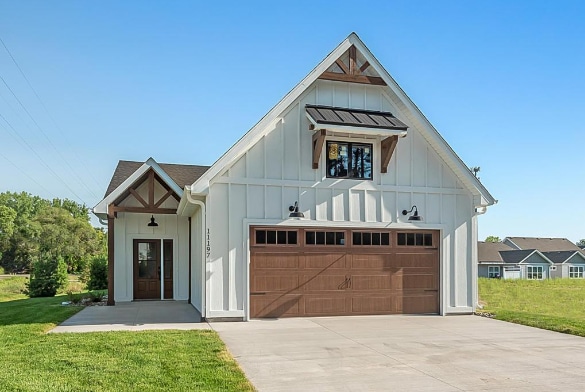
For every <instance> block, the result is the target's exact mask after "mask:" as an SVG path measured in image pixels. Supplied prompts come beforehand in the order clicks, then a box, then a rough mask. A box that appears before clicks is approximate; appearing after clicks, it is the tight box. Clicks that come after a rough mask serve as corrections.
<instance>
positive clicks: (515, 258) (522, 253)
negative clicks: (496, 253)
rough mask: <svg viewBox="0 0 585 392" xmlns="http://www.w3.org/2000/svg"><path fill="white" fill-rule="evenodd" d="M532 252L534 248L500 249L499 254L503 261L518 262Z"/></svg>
mask: <svg viewBox="0 0 585 392" xmlns="http://www.w3.org/2000/svg"><path fill="white" fill-rule="evenodd" d="M532 252H534V249H524V250H504V251H500V255H501V256H502V260H503V261H504V263H510V264H518V263H519V262H521V261H522V260H524V259H525V258H527V257H528V256H529V255H530V254H531V253H532Z"/></svg>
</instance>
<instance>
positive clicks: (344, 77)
mask: <svg viewBox="0 0 585 392" xmlns="http://www.w3.org/2000/svg"><path fill="white" fill-rule="evenodd" d="M348 62H349V64H346V63H344V62H343V61H342V60H341V58H338V59H337V60H335V64H337V66H338V67H339V69H340V70H341V72H332V71H325V72H323V73H322V74H321V76H319V79H324V80H335V81H338V82H349V83H361V84H374V85H378V86H387V84H386V82H385V81H384V79H382V78H381V77H379V76H369V75H366V74H365V71H366V69H368V68H369V67H370V63H369V62H368V61H366V62H364V63H363V64H362V65H361V66H358V61H357V49H356V47H355V45H352V46H351V47H350V48H349V58H348Z"/></svg>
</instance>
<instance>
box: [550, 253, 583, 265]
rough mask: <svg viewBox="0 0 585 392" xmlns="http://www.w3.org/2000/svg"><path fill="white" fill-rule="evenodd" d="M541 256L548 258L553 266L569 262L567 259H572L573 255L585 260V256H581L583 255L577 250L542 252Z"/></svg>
mask: <svg viewBox="0 0 585 392" xmlns="http://www.w3.org/2000/svg"><path fill="white" fill-rule="evenodd" d="M542 254H543V255H545V256H546V257H548V258H549V259H550V260H551V261H552V262H553V263H555V264H562V263H565V262H567V261H569V259H571V258H573V256H575V255H577V257H581V258H582V259H583V260H585V255H583V253H582V252H581V251H578V250H565V251H561V252H542Z"/></svg>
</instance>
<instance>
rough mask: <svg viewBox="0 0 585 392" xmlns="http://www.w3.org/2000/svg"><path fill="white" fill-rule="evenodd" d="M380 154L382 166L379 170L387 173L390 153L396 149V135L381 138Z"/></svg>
mask: <svg viewBox="0 0 585 392" xmlns="http://www.w3.org/2000/svg"><path fill="white" fill-rule="evenodd" d="M381 144H382V154H381V155H382V156H381V158H382V159H381V163H382V167H381V170H380V172H381V173H387V172H388V164H389V163H390V159H391V158H392V154H394V150H395V149H396V145H397V144H398V136H390V137H387V138H386V139H384V140H382V143H381Z"/></svg>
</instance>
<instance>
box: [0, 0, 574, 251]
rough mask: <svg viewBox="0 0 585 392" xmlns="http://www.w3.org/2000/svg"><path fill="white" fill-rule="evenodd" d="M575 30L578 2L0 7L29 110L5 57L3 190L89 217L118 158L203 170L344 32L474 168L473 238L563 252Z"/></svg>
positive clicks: (1, 30)
mask: <svg viewBox="0 0 585 392" xmlns="http://www.w3.org/2000/svg"><path fill="white" fill-rule="evenodd" d="M583 20H585V2H582V1H562V0H561V1H557V2H549V1H514V2H511V1H490V2H480V1H475V2H470V1H445V2H437V1H431V0H429V1H381V2H375V1H370V2H362V3H360V2H357V3H356V2H355V1H352V2H343V1H335V2H314V1H295V2H286V3H284V2H282V3H280V2H274V1H269V2H268V1H267V2H254V1H250V2H234V3H233V4H225V3H221V2H205V3H202V2H194V1H189V2H186V1H172V2H162V1H158V2H155V1H124V2H120V1H93V2H88V1H84V2H81V1H51V2H47V1H17V0H12V1H7V0H0V38H1V39H2V40H3V41H4V43H5V44H6V46H7V47H8V49H9V50H10V52H11V53H12V55H13V56H14V58H15V59H16V61H17V63H18V65H19V66H20V68H21V69H22V71H23V72H24V75H25V76H26V78H27V79H28V81H29V82H30V83H31V85H32V86H33V88H34V90H35V91H36V93H37V94H38V96H39V97H40V98H41V101H39V99H38V98H37V97H36V95H35V92H34V91H33V90H32V89H31V88H30V87H29V85H28V84H27V82H26V80H25V79H24V78H23V76H22V74H21V73H20V72H19V70H18V68H17V67H16V66H15V65H14V63H13V62H12V60H11V58H10V57H9V55H8V53H7V52H6V50H5V49H4V47H3V46H2V45H0V76H1V77H2V78H3V79H4V81H5V82H6V83H7V84H8V85H9V86H10V89H11V90H12V92H13V93H14V94H15V95H16V97H18V100H19V101H20V103H19V102H18V100H17V99H16V98H15V97H14V95H12V92H11V91H10V90H9V89H8V88H7V87H6V85H5V84H4V83H3V82H2V80H0V114H1V115H2V116H3V117H4V118H5V119H6V120H7V121H8V123H7V122H5V121H4V120H3V118H2V117H0V145H1V146H2V147H0V168H1V169H0V191H6V190H10V191H21V190H24V191H27V192H30V193H33V194H39V195H41V196H43V197H48V198H50V197H54V196H57V197H61V198H63V197H68V198H71V199H74V200H77V201H80V202H83V203H86V204H87V205H89V206H93V205H95V204H96V203H97V202H98V201H99V200H100V198H101V196H103V193H104V191H105V189H106V187H107V184H108V182H109V179H110V176H111V174H112V172H113V170H114V168H115V165H116V163H117V161H118V160H119V159H127V160H139V161H144V160H146V159H147V158H148V157H150V156H152V157H154V158H155V159H156V160H157V161H159V162H173V163H190V164H203V165H205V164H212V163H213V162H214V161H215V160H216V159H217V158H219V156H220V155H221V154H222V153H223V152H225V151H226V150H227V149H228V148H229V147H230V146H231V145H232V144H233V143H234V142H235V141H236V140H237V139H239V138H240V137H241V136H242V135H243V134H244V133H245V132H246V131H247V130H248V129H250V128H251V127H252V126H253V125H254V124H255V123H256V122H257V121H258V120H259V119H260V118H261V117H262V116H263V115H264V114H265V113H266V112H267V111H268V110H269V109H270V108H271V107H272V106H273V105H274V104H276V102H278V100H280V98H282V97H283V96H284V95H285V94H286V93H287V92H288V91H289V90H290V89H291V88H292V87H294V85H295V84H296V83H298V82H299V81H300V80H301V79H302V78H303V77H304V76H305V75H306V74H307V73H308V72H309V71H310V70H311V69H312V68H313V67H314V66H315V65H316V64H317V63H318V62H319V61H321V60H322V59H323V58H324V57H325V56H326V55H327V54H328V53H329V52H330V51H331V50H332V49H333V48H334V47H335V46H336V45H338V44H339V43H340V42H341V41H342V40H343V39H344V38H345V37H347V35H348V34H349V33H351V32H352V31H355V32H357V33H358V35H359V36H360V37H361V38H362V40H363V41H364V42H365V43H366V45H367V46H368V47H369V48H370V50H371V51H372V52H373V53H374V55H375V56H376V57H377V58H378V59H379V60H380V62H381V63H382V64H383V65H384V66H385V67H386V69H387V70H388V71H389V72H390V74H391V75H393V77H394V78H395V79H396V81H397V82H398V83H399V84H400V85H401V87H402V88H403V89H404V90H405V91H406V93H407V94H408V95H409V96H410V98H411V99H412V100H413V101H414V102H415V103H416V104H417V106H418V107H419V108H420V109H421V110H422V111H423V113H425V115H426V116H427V117H428V118H429V120H430V121H431V123H433V125H435V127H436V128H437V129H438V130H439V132H440V133H441V134H442V135H443V137H444V138H445V139H446V140H447V142H448V143H449V144H450V145H451V146H452V147H453V149H454V150H455V151H456V152H457V153H458V154H459V155H460V157H461V158H462V159H463V161H464V162H465V163H466V164H467V165H468V166H480V167H481V171H480V173H479V176H480V178H481V180H482V182H483V183H484V184H485V185H486V187H487V188H488V189H489V190H490V192H491V193H492V194H493V195H494V196H495V197H496V198H497V199H499V203H498V204H497V205H496V206H493V207H491V208H490V209H489V210H488V212H487V214H486V215H483V216H481V217H480V221H479V238H480V239H483V238H485V237H486V236H488V235H497V236H500V237H505V236H541V237H567V238H569V239H571V240H574V241H576V240H578V239H581V238H585V228H584V227H583V218H584V216H585V206H584V203H582V200H583V195H584V194H585V181H583V180H582V178H581V170H582V167H583V164H582V163H581V162H582V156H583V147H584V143H583V141H584V136H583V135H584V133H583V130H584V128H585V126H584V125H583V121H582V119H581V116H582V114H583V111H584V107H585V75H584V72H585V23H583ZM21 104H22V105H21ZM226 113H227V114H228V115H226ZM8 124H10V125H8ZM18 135H20V136H18ZM31 148H32V149H31ZM33 150H34V152H33Z"/></svg>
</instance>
